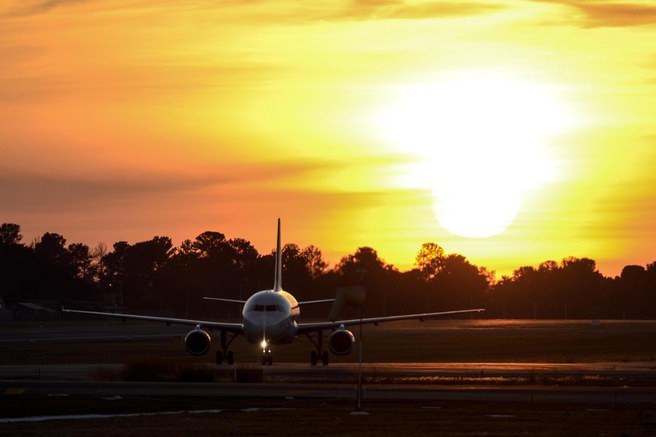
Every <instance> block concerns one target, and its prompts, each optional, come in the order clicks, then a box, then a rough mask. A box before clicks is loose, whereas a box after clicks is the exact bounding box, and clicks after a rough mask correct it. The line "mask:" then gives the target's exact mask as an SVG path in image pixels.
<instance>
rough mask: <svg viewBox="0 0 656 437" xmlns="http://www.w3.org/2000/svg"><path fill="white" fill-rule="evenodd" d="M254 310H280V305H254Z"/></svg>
mask: <svg viewBox="0 0 656 437" xmlns="http://www.w3.org/2000/svg"><path fill="white" fill-rule="evenodd" d="M253 311H259V312H264V311H266V312H275V311H278V305H254V306H253Z"/></svg>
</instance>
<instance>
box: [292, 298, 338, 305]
mask: <svg viewBox="0 0 656 437" xmlns="http://www.w3.org/2000/svg"><path fill="white" fill-rule="evenodd" d="M334 301H335V299H319V300H304V301H302V302H299V303H298V304H299V305H312V304H315V303H328V302H334Z"/></svg>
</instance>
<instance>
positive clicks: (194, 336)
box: [184, 328, 212, 356]
mask: <svg viewBox="0 0 656 437" xmlns="http://www.w3.org/2000/svg"><path fill="white" fill-rule="evenodd" d="M211 342H212V338H211V337H210V335H209V334H208V333H207V332H205V331H203V330H202V329H200V328H196V329H194V330H193V331H189V332H188V333H187V335H185V338H184V344H185V349H187V353H188V354H189V355H196V356H198V355H205V354H206V353H207V352H208V351H209V350H210V343H211Z"/></svg>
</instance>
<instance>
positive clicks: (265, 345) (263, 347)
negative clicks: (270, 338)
mask: <svg viewBox="0 0 656 437" xmlns="http://www.w3.org/2000/svg"><path fill="white" fill-rule="evenodd" d="M267 345H268V343H267V341H266V340H262V343H260V346H262V349H266V347H267Z"/></svg>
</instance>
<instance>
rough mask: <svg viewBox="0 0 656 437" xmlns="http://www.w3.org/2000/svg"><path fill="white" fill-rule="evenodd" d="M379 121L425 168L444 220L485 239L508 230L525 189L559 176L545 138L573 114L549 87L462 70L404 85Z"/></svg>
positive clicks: (460, 232) (454, 229)
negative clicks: (436, 79)
mask: <svg viewBox="0 0 656 437" xmlns="http://www.w3.org/2000/svg"><path fill="white" fill-rule="evenodd" d="M376 124H377V127H378V129H379V131H380V132H382V135H384V139H385V140H386V141H391V142H392V143H393V144H394V145H395V147H397V148H400V149H401V150H402V151H403V152H404V153H407V154H411V155H413V156H415V157H416V158H417V160H418V161H419V162H420V163H421V168H423V169H425V170H424V171H426V172H427V174H425V175H423V177H421V179H422V180H424V181H426V183H427V185H428V187H429V188H431V189H432V191H433V199H434V200H433V202H434V204H433V209H434V211H435V214H436V216H437V219H438V221H439V222H440V224H441V225H442V226H443V227H444V228H446V229H447V230H448V231H450V232H451V233H453V234H456V235H460V236H464V237H472V238H481V237H489V236H492V235H496V234H499V233H501V232H503V231H504V230H505V229H506V228H507V227H508V226H509V225H511V224H512V222H513V220H514V219H515V217H516V216H517V213H518V212H519V210H520V205H521V197H522V194H523V193H524V192H525V191H527V190H529V189H531V188H535V187H539V186H540V185H542V184H544V183H545V182H548V181H550V180H553V179H554V178H555V171H556V169H555V166H554V165H553V159H552V158H551V157H550V155H549V153H548V148H547V144H546V142H547V139H548V138H549V137H550V136H552V135H554V134H556V133H558V132H561V131H563V130H564V129H566V128H567V127H568V126H569V125H570V118H569V117H568V116H567V113H566V109H565V108H564V106H563V105H562V104H561V103H560V102H559V101H558V100H557V98H556V94H555V93H554V92H551V91H550V89H549V88H548V87H546V86H541V85H538V84H533V83H528V82H523V81H518V80H511V79H508V78H499V77H494V76H490V75H485V74H462V75H458V76H457V77H454V78H451V79H448V80H445V81H443V82H440V83H434V84H413V85H406V86H402V87H400V89H399V90H398V96H397V98H396V99H394V103H393V104H391V105H390V106H389V107H388V108H386V109H385V110H384V112H383V114H382V115H381V116H379V117H377V123H376Z"/></svg>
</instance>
